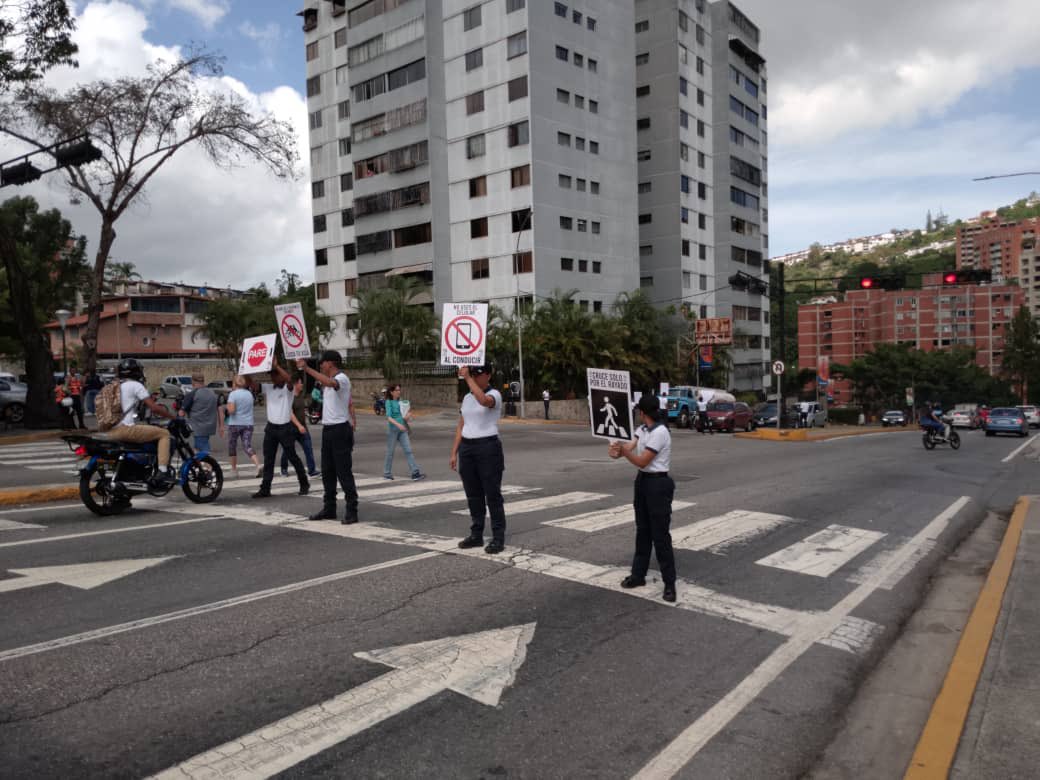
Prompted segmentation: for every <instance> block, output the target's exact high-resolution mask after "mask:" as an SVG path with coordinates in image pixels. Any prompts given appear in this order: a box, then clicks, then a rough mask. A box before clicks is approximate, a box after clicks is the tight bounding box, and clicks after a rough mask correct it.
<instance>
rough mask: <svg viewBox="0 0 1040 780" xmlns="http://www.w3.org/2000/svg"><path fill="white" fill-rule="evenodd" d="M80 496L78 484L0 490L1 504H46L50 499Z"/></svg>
mask: <svg viewBox="0 0 1040 780" xmlns="http://www.w3.org/2000/svg"><path fill="white" fill-rule="evenodd" d="M70 498H79V486H78V485H44V486H41V487H37V488H11V489H10V490H0V506H17V505H19V504H45V503H47V502H48V501H68V500H69V499H70Z"/></svg>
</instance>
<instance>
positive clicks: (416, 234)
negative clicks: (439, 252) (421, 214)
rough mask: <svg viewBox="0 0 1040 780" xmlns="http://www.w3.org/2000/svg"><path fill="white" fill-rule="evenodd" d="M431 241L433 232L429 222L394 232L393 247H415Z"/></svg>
mask: <svg viewBox="0 0 1040 780" xmlns="http://www.w3.org/2000/svg"><path fill="white" fill-rule="evenodd" d="M432 240H433V230H432V227H431V225H430V223H429V222H426V223H423V224H422V225H409V226H408V227H403V228H397V229H396V230H395V231H394V246H395V247H403V246H415V245H416V244H428V243H430V242H431V241H432Z"/></svg>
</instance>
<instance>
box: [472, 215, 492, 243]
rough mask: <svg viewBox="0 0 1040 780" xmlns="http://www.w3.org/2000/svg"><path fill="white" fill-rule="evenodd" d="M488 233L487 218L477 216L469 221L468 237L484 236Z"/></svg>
mask: <svg viewBox="0 0 1040 780" xmlns="http://www.w3.org/2000/svg"><path fill="white" fill-rule="evenodd" d="M487 234H488V218H487V217H478V218H477V219H471V220H470V221H469V237H470V238H485V237H486V236H487Z"/></svg>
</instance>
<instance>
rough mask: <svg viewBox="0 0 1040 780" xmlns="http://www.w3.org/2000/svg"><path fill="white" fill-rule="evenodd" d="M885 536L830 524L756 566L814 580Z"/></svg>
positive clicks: (761, 560) (880, 533)
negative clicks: (782, 570) (806, 576)
mask: <svg viewBox="0 0 1040 780" xmlns="http://www.w3.org/2000/svg"><path fill="white" fill-rule="evenodd" d="M885 536H886V534H884V533H882V532H880V531H867V530H865V529H863V528H849V527H848V526H845V525H830V526H827V527H826V528H824V529H823V530H822V531H818V532H817V533H814V534H812V535H810V536H807V537H806V538H805V539H803V540H802V541H800V542H796V543H795V544H792V545H791V546H790V547H785V548H784V549H782V550H778V551H777V552H775V553H773V554H772V555H767V556H766V557H765V558H761V559H759V560H758V561H756V563H758V564H759V565H761V566H771V567H773V568H774V569H784V570H786V571H793V572H797V573H799V574H809V575H812V576H813V577H829V576H830V575H832V574H834V572H836V571H837V570H838V569H840V568H841V567H842V566H844V565H845V564H846V563H848V562H849V561H851V560H852V559H853V558H855V557H856V556H858V555H859V554H860V553H862V552H864V551H866V550H867V549H869V548H870V547H871V546H872V545H873V544H874V543H876V542H878V541H879V540H881V539H883V538H884V537H885Z"/></svg>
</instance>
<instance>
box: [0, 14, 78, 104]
mask: <svg viewBox="0 0 1040 780" xmlns="http://www.w3.org/2000/svg"><path fill="white" fill-rule="evenodd" d="M75 28H76V21H75V19H73V18H72V14H71V13H70V12H69V7H68V3H66V2H65V0H0V94H3V93H5V92H7V91H8V90H9V89H12V88H15V87H19V86H23V85H25V84H28V83H30V82H33V81H36V80H37V79H39V78H40V77H42V76H43V74H44V73H45V72H46V71H48V70H50V69H51V68H53V67H55V66H57V65H72V66H75V65H76V60H75V59H74V58H75V54H76V52H77V51H78V49H77V47H76V44H74V43H73V42H72V32H73V30H75Z"/></svg>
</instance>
